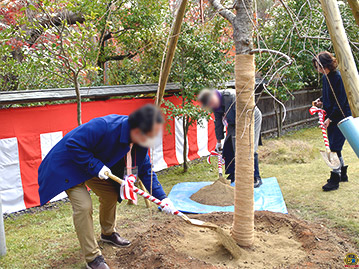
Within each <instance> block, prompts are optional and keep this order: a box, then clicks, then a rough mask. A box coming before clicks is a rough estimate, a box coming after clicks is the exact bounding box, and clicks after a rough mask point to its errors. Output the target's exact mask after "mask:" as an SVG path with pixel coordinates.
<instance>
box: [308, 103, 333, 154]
mask: <svg viewBox="0 0 359 269" xmlns="http://www.w3.org/2000/svg"><path fill="white" fill-rule="evenodd" d="M309 113H310V115H314V114H315V113H318V117H319V124H320V129H322V134H323V139H324V144H325V147H326V148H327V149H329V140H328V135H327V130H326V129H325V127H324V118H325V115H326V114H327V113H326V112H325V110H324V109H321V108H318V107H316V106H312V107H311V108H310V109H309Z"/></svg>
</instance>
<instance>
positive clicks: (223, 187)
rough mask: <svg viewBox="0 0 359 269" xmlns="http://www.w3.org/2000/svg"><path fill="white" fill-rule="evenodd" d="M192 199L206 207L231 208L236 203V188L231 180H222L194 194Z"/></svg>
mask: <svg viewBox="0 0 359 269" xmlns="http://www.w3.org/2000/svg"><path fill="white" fill-rule="evenodd" d="M191 199H192V200H193V201H196V202H197V203H200V204H204V205H216V206H229V205H233V203H234V188H233V187H232V186H231V185H229V180H226V179H224V178H220V179H218V180H217V181H215V182H214V183H213V184H211V185H208V186H205V187H203V188H201V189H200V190H199V191H198V192H196V193H194V194H192V196H191Z"/></svg>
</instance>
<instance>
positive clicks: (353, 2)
mask: <svg viewBox="0 0 359 269" xmlns="http://www.w3.org/2000/svg"><path fill="white" fill-rule="evenodd" d="M348 3H349V6H350V8H351V9H352V12H353V15H354V18H355V22H356V23H357V24H358V26H359V0H348Z"/></svg>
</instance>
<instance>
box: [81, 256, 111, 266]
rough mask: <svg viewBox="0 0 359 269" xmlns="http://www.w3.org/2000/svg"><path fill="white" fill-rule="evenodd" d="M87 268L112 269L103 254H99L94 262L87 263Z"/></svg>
mask: <svg viewBox="0 0 359 269" xmlns="http://www.w3.org/2000/svg"><path fill="white" fill-rule="evenodd" d="M86 268H87V269H110V267H109V266H108V265H107V263H106V262H105V259H104V258H103V256H102V255H100V256H97V257H96V259H94V260H93V261H92V262H89V263H88V264H87V265H86Z"/></svg>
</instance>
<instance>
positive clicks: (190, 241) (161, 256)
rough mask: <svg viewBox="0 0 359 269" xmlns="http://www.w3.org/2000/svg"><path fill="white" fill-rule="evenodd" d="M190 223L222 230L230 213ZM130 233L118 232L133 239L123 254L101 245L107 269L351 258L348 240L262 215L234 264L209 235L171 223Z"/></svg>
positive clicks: (327, 264) (300, 264)
mask: <svg viewBox="0 0 359 269" xmlns="http://www.w3.org/2000/svg"><path fill="white" fill-rule="evenodd" d="M195 217H196V218H198V219H201V220H204V221H208V222H212V223H214V224H217V225H219V226H221V227H222V228H223V229H229V227H230V225H231V224H232V214H231V213H215V214H205V215H196V216H195ZM134 229H136V227H134V226H132V227H129V228H127V229H123V230H122V231H121V235H122V236H125V237H126V236H129V235H130V234H131V235H133V236H134V238H131V237H130V239H132V245H131V246H130V247H129V248H126V249H118V248H113V247H111V246H108V245H103V246H104V250H103V254H104V256H105V257H106V259H107V261H108V263H109V264H110V266H112V267H111V268H166V269H167V268H201V269H202V268H343V267H344V258H345V255H346V254H347V253H348V252H354V253H355V252H357V250H356V249H355V246H354V245H353V244H352V243H351V242H350V240H348V239H346V238H345V237H344V236H343V235H338V234H336V233H334V232H332V231H330V230H328V229H327V228H325V227H324V226H322V225H320V224H310V223H308V222H304V221H301V220H299V219H297V218H295V217H293V216H290V215H285V214H279V213H271V212H264V211H262V212H256V214H255V242H254V245H253V246H252V247H251V248H242V251H241V256H240V258H239V259H238V260H234V259H233V258H232V256H231V255H230V254H229V252H228V251H227V250H226V249H225V248H224V247H223V246H221V245H220V244H219V242H218V240H217V239H216V234H215V233H214V232H213V231H211V230H209V229H205V228H200V227H195V226H190V225H188V224H185V223H184V222H181V221H180V220H178V219H177V218H174V219H172V220H170V221H156V224H153V225H152V226H151V227H150V228H149V230H148V231H146V232H144V233H139V230H137V233H136V232H135V231H134ZM127 232H129V234H128V235H127V234H126V233H127Z"/></svg>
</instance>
